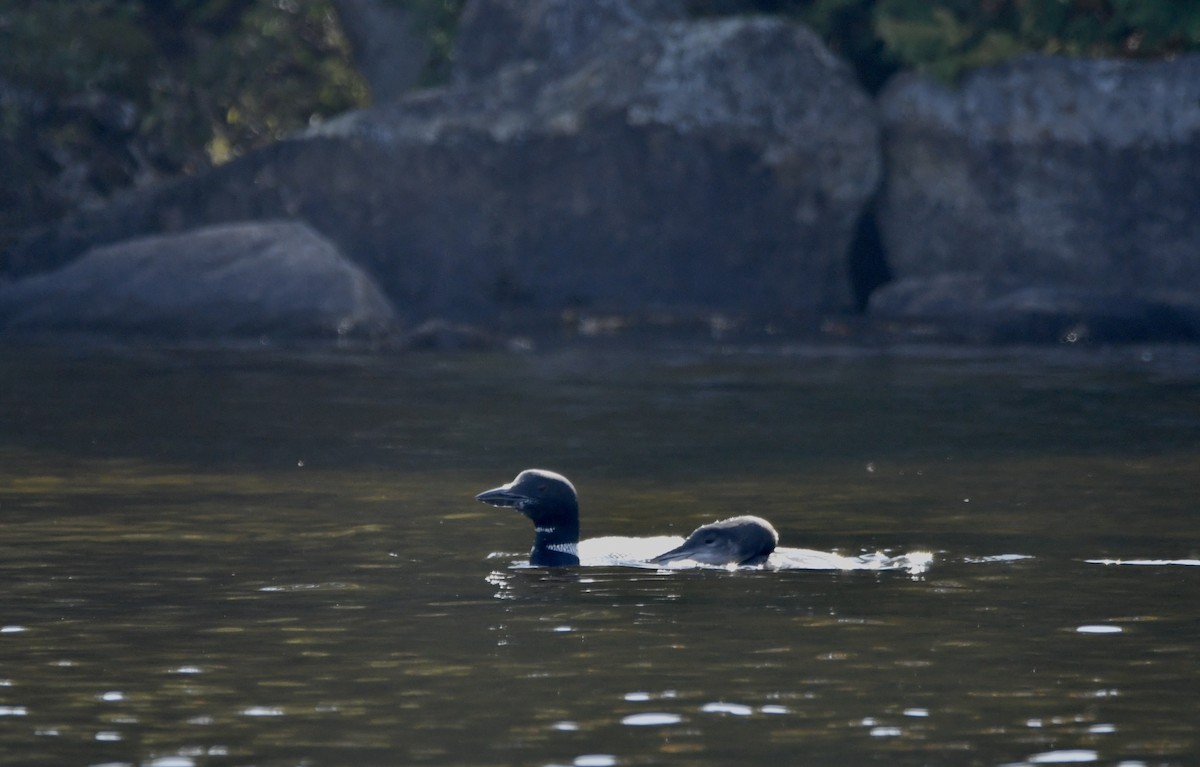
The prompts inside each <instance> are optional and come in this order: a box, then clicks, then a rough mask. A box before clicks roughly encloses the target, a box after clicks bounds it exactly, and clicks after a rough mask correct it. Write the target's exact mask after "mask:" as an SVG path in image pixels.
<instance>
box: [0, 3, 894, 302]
mask: <svg viewBox="0 0 1200 767" xmlns="http://www.w3.org/2000/svg"><path fill="white" fill-rule="evenodd" d="M577 5H578V6H586V4H577ZM879 168H880V162H879V153H878V130H877V127H876V124H875V121H874V117H873V108H872V105H871V104H870V102H869V101H868V99H867V97H866V95H865V94H864V93H863V92H862V91H861V90H860V89H859V87H858V86H857V84H856V83H855V80H854V77H853V75H852V73H851V72H850V70H849V69H848V68H847V67H846V66H845V65H844V64H842V63H841V62H840V61H838V60H837V59H836V58H835V57H834V56H833V55H831V54H830V53H829V51H828V50H827V49H826V48H825V47H824V46H823V45H822V44H821V42H820V41H819V40H818V39H817V38H816V36H815V35H813V34H812V33H811V32H809V31H808V30H807V29H805V28H803V27H800V26H796V25H791V24H788V23H785V22H783V21H779V20H770V19H762V18H739V19H726V20H721V21H699V22H677V23H668V24H659V25H645V26H641V27H638V28H636V29H631V30H629V31H627V32H625V33H622V34H617V35H614V36H610V37H609V38H607V41H606V43H605V44H604V45H602V46H598V47H596V48H595V49H594V53H593V54H592V55H590V56H587V57H585V58H584V59H583V60H581V61H580V62H579V63H578V64H577V65H576V66H574V67H573V68H570V69H567V70H561V71H560V70H557V69H553V68H551V69H547V68H546V67H542V66H539V65H536V64H530V63H526V64H516V65H511V66H507V67H505V68H504V69H503V70H502V71H501V72H500V74H499V75H498V76H497V77H495V78H492V79H488V80H484V81H481V82H479V83H476V84H473V85H470V86H459V87H451V88H448V89H443V90H437V91H430V92H423V93H417V94H414V95H412V96H409V97H407V98H405V99H403V100H402V101H400V102H397V103H395V104H391V105H385V106H380V107H376V108H372V109H369V110H364V111H361V112H358V113H354V114H351V115H347V116H345V117H344V118H341V119H338V120H334V121H331V122H329V123H327V124H326V125H325V126H323V127H322V128H320V129H319V130H318V131H314V132H312V133H310V134H308V135H306V136H304V137H301V138H297V139H296V140H292V141H286V142H282V143H280V144H277V145H275V146H272V147H269V148H267V149H265V150H263V151H261V152H257V153H254V154H251V155H248V156H246V157H243V158H241V159H239V160H236V161H234V162H231V163H229V164H227V165H225V166H222V167H220V168H218V169H216V170H214V171H212V172H210V173H207V174H204V175H202V176H198V177H194V178H189V179H182V180H179V181H177V182H175V183H172V184H169V185H165V186H163V187H160V188H158V189H156V190H154V191H153V192H150V193H143V194H134V195H130V196H128V197H126V198H123V199H122V200H119V201H117V202H115V203H114V204H113V205H110V206H109V207H108V208H107V209H104V210H101V211H85V212H82V213H80V214H79V215H78V216H76V217H74V218H73V219H72V220H70V221H68V222H66V223H65V224H64V225H62V226H60V227H58V228H56V229H54V230H53V231H50V232H47V233H45V234H44V235H42V236H40V237H34V238H31V239H29V240H27V241H25V242H24V243H23V244H22V245H20V246H18V247H16V248H14V249H12V250H11V251H10V252H9V253H8V255H7V260H6V263H5V264H4V267H3V269H2V270H0V271H7V272H8V273H9V274H20V273H28V272H30V271H35V270H39V269H45V268H49V267H50V266H51V265H54V264H61V263H64V262H65V261H68V260H70V259H71V258H74V257H75V256H76V254H78V253H79V252H82V251H83V250H85V249H86V248H88V247H91V246H93V245H95V244H98V243H104V242H111V241H114V240H118V239H126V238H129V237H132V236H138V235H142V234H146V233H150V232H161V231H171V230H177V229H183V228H190V227H195V226H198V225H203V224H211V223H217V222H222V221H231V220H242V219H246V218H272V217H287V218H298V219H302V220H304V221H306V222H307V223H309V224H310V225H311V226H313V227H314V228H315V229H316V230H318V231H319V232H321V233H322V234H323V235H324V236H326V237H328V238H329V239H330V240H332V241H333V242H334V243H336V244H337V245H338V246H339V247H340V248H341V250H342V251H343V252H344V253H346V254H347V255H348V256H349V257H350V258H352V259H354V260H355V262H356V263H358V264H359V265H361V266H362V267H364V268H365V269H366V270H367V271H368V272H369V273H371V274H372V275H373V276H374V277H375V279H376V280H377V281H378V283H379V284H380V286H381V287H382V288H383V290H384V291H385V292H386V293H387V294H388V295H389V296H390V298H391V299H392V301H393V303H394V304H395V305H396V306H398V307H400V311H401V312H402V313H403V314H404V315H405V319H407V320H410V321H412V322H414V323H415V322H419V321H422V320H424V319H427V318H429V317H442V318H444V319H445V320H447V321H449V322H464V321H466V322H478V321H487V322H490V321H493V320H495V319H497V318H499V317H503V316H514V315H517V314H521V315H527V314H534V315H536V316H543V315H544V314H546V313H557V312H560V311H562V310H563V309H564V308H568V307H591V308H596V309H603V310H615V311H620V310H622V309H647V308H654V307H659V308H666V309H672V310H681V311H692V310H697V311H700V312H705V311H712V310H718V311H721V310H729V311H740V312H759V313H778V312H795V311H799V312H811V311H816V310H820V309H827V308H841V307H844V306H847V305H849V304H850V303H851V299H850V290H849V286H848V280H847V276H846V261H845V255H846V251H847V247H848V244H849V242H850V239H851V237H852V235H853V231H854V226H855V222H856V220H857V218H858V216H859V213H860V211H861V208H862V206H863V204H864V202H865V201H866V200H867V199H868V198H869V196H870V195H871V193H872V192H873V190H874V188H875V185H876V183H877V181H878V177H879Z"/></svg>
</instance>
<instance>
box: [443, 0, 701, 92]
mask: <svg viewBox="0 0 1200 767" xmlns="http://www.w3.org/2000/svg"><path fill="white" fill-rule="evenodd" d="M686 16H687V10H686V8H685V7H684V3H683V0H588V2H585V3H581V2H579V1H578V0H470V2H468V3H467V4H466V6H465V7H464V8H463V12H462V16H461V17H460V19H459V24H458V32H457V35H456V37H455V41H454V76H455V78H456V79H457V80H458V81H460V82H469V81H473V80H481V79H485V78H487V77H491V76H492V75H494V74H496V73H497V72H498V71H499V70H500V69H501V68H503V67H505V66H507V65H509V64H515V63H519V62H537V63H540V64H549V65H553V66H558V67H563V66H567V65H570V64H573V63H575V62H577V61H579V60H581V59H582V58H583V57H584V56H585V55H586V54H589V53H591V52H592V51H593V50H594V46H595V45H596V44H597V43H600V42H601V41H603V40H604V39H605V38H607V37H609V36H611V35H615V34H617V33H621V32H625V31H627V30H629V29H636V28H639V27H646V26H647V25H649V24H650V23H652V22H656V21H674V20H678V19H683V18H685V17H686Z"/></svg>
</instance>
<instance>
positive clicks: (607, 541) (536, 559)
mask: <svg viewBox="0 0 1200 767" xmlns="http://www.w3.org/2000/svg"><path fill="white" fill-rule="evenodd" d="M475 498H476V500H479V501H483V502H484V503H488V504H491V505H493V506H502V507H508V508H514V509H516V510H518V511H520V512H521V513H522V514H524V515H525V516H527V517H529V518H530V519H531V520H533V530H534V539H533V549H532V550H531V551H530V552H529V564H531V565H533V566H534V567H563V566H571V565H578V564H580V549H579V544H580V541H579V496H578V495H577V494H576V492H575V487H574V485H572V484H571V482H570V481H569V480H568V479H567V478H566V477H564V476H563V475H561V474H556V473H554V472H552V471H546V470H544V469H526V470H525V471H523V472H521V473H520V474H518V475H517V478H516V479H514V480H513V481H512V482H509V483H508V484H507V485H502V486H500V487H497V488H495V489H493V490H487V491H485V492H482V493H480V494H479V495H477V496H475ZM678 541H679V538H678V537H656V538H617V537H610V538H600V539H594V540H593V541H586V542H585V543H597V544H603V545H606V546H607V547H608V548H609V549H610V550H611V551H612V552H614V553H610V554H608V555H607V556H604V555H602V556H601V557H599V558H600V559H602V560H607V562H606V563H609V564H636V563H638V562H641V563H647V562H648V563H651V564H665V563H668V562H676V561H680V560H691V561H693V562H700V563H703V564H709V565H726V566H728V565H758V564H762V563H763V562H765V561H766V560H767V557H769V556H770V555H771V552H772V551H774V549H775V544H776V543H777V542H778V541H779V535H778V534H777V533H776V532H775V528H773V527H771V524H770V523H769V522H767V521H766V520H765V519H762V518H760V517H749V516H746V517H734V518H732V519H726V520H723V521H721V522H714V523H713V524H711V525H704V526H703V527H700V528H697V529H696V531H695V532H693V533H692V534H691V535H690V536H688V538H687V540H685V541H684V542H683V544H682V545H679V546H676V547H675V548H672V549H671V550H670V551H666V552H664V553H661V554H658V555H657V556H653V557H647V556H646V555H645V554H643V555H642V556H641V557H638V556H636V555H629V554H627V555H625V556H622V555H621V554H617V553H615V552H617V551H619V550H620V548H621V547H622V546H623V545H624V546H625V547H626V548H628V549H630V551H632V550H633V549H634V548H641V549H644V548H645V546H646V545H647V544H651V545H653V544H657V545H659V546H660V547H665V546H671V545H674V544H675V543H676V542H678ZM657 550H659V551H661V550H662V549H661V548H659V549H657ZM647 553H649V552H647Z"/></svg>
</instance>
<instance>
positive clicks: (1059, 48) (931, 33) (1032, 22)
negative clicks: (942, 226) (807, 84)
mask: <svg viewBox="0 0 1200 767" xmlns="http://www.w3.org/2000/svg"><path fill="white" fill-rule="evenodd" d="M691 7H692V9H693V10H694V11H695V12H697V13H701V14H705V13H746V12H757V13H782V14H787V15H791V16H794V17H796V18H799V19H800V20H802V21H804V22H806V23H807V24H809V25H810V26H812V27H813V28H814V29H815V30H817V32H819V33H820V34H821V35H822V36H823V37H824V38H825V40H826V41H827V42H828V43H829V45H830V47H832V48H833V49H834V50H836V51H838V52H839V53H840V54H841V55H842V56H844V57H845V58H846V59H848V60H849V61H850V62H851V63H852V64H853V66H854V67H855V69H856V71H857V72H858V75H859V78H860V79H861V80H862V82H863V84H864V85H865V86H866V87H867V88H868V89H869V90H872V91H875V90H878V89H879V88H880V87H881V86H882V85H883V83H884V82H885V81H886V80H887V78H888V77H890V76H891V75H892V74H894V73H895V72H896V71H897V70H900V69H916V70H918V71H921V72H926V73H928V74H931V75H934V76H937V77H940V78H942V79H945V80H953V79H954V78H956V77H957V76H958V75H959V74H960V73H962V72H963V71H966V70H969V69H972V68H975V67H980V66H986V65H989V64H995V63H997V62H999V61H1003V60H1004V59H1007V58H1011V57H1013V56H1016V55H1019V54H1021V53H1030V52H1036V53H1062V54H1068V55H1072V56H1119V57H1141V58H1158V57H1163V56H1169V55H1172V54H1175V53H1180V52H1183V51H1195V50H1200V2H1195V0H692V1H691Z"/></svg>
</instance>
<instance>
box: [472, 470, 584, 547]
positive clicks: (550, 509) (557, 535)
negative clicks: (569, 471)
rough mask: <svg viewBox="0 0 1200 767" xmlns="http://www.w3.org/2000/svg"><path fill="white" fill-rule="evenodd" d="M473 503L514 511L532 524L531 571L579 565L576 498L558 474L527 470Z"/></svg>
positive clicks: (571, 489) (566, 482)
mask: <svg viewBox="0 0 1200 767" xmlns="http://www.w3.org/2000/svg"><path fill="white" fill-rule="evenodd" d="M475 500H477V501H483V502H484V503H489V504H491V505H492V506H501V507H507V508H513V509H516V510H517V511H519V512H521V513H522V514H524V515H525V516H527V517H529V518H530V519H531V520H533V530H534V533H535V536H534V539H533V550H532V551H530V552H529V564H531V565H533V566H534V567H568V566H572V565H578V564H579V496H578V495H576V493H575V486H574V485H572V484H571V483H570V481H569V480H567V478H566V477H564V476H563V475H561V474H555V473H554V472H552V471H546V470H544V469H526V470H525V471H523V472H521V473H520V474H518V475H517V478H516V479H514V480H513V481H512V482H509V483H508V484H507V485H501V486H500V487H497V488H494V489H492V490H487V491H485V492H482V493H480V494H479V495H477V496H475Z"/></svg>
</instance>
